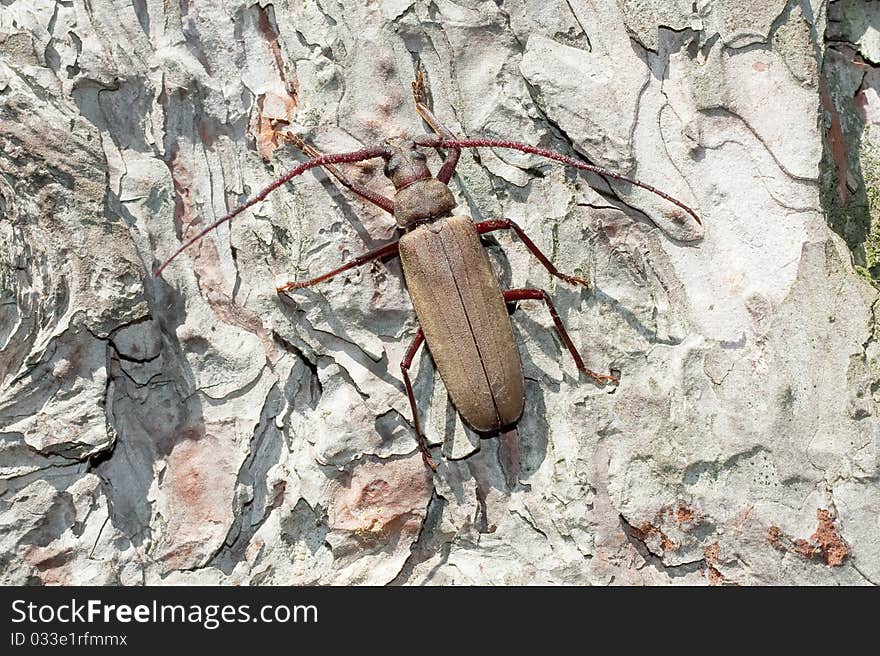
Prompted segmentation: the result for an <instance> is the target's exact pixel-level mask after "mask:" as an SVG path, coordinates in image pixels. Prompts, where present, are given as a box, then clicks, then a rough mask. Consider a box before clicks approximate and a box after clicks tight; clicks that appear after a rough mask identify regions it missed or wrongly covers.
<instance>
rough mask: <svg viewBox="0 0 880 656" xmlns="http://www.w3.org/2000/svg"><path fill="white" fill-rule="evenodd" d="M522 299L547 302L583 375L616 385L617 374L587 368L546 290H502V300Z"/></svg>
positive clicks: (558, 329) (554, 320) (617, 381)
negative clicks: (599, 372) (610, 374)
mask: <svg viewBox="0 0 880 656" xmlns="http://www.w3.org/2000/svg"><path fill="white" fill-rule="evenodd" d="M524 300H535V301H544V303H546V304H547V309H548V310H550V316H551V317H552V318H553V323H554V324H556V332H557V333H559V338H560V339H561V340H562V342H563V343H564V344H565V347H566V348H567V349H568V352H569V353H571V357H573V358H574V363H575V364H576V365H577V368H578V369H580V370H581V371H582V372H583V373H584V374H585V375H587V376H589V377H590V378H592V379H593V380H595V381H596V382H597V383H599V384H600V385H604V384H605V383H613V384H615V385H616V384H617V383H619V382H620V380H619V379H618V378H617V376H604V375H602V374H597V373H596V372H595V371H590V370H589V369H587V367H586V365H584V361H583V359H582V358H581V355H580V353H578V352H577V349H576V348H575V347H574V342H572V341H571V337H569V335H568V331H567V330H565V326H563V325H562V319H560V318H559V313H557V312H556V307H555V306H554V305H553V301H551V300H550V296H549V295H548V294H547V292H545V291H544V290H543V289H507V290H505V291H504V301H505V302H507V303H512V302H514V301H524Z"/></svg>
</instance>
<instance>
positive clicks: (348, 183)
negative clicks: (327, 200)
mask: <svg viewBox="0 0 880 656" xmlns="http://www.w3.org/2000/svg"><path fill="white" fill-rule="evenodd" d="M282 134H283V135H284V138H285V139H287V140H288V141H290V142H291V143H292V144H293V145H294V146H296V147H297V148H299V149H300V150H301V151H303V152H304V153H305V154H306V155H308V156H309V157H320V156H321V154H322V153H321V151H320V150H318V149H317V148H315V147H314V146H312V145H310V144H307V143H306V142H305V141H303V139H302V137H299V136H297V135H295V134H291V133H290V132H284V133H282ZM324 168H325V169H327V171H329V172H330V173H331V174H332V175H333V177H334V178H336V179H337V180H339V182H341V183H342V185H343V186H345V187H347V188H348V189H350V190H351V191H353V192H354V193H356V194H357V195H358V196H360V197H361V198H364V199H366V200H368V201H370V202H371V203H373V204H374V205H378V206H379V207H381V208H382V209H383V210H385V211H386V212H388V213H389V214H392V215H393V214H394V201H393V200H391V199H390V198H388V197H386V196H383V195H382V194H378V193H376V192H375V191H372V190H370V189H367V188H366V187H365V186H363V185H362V184H358V183H357V182H354V181H352V180H350V179H349V178H348V176H346V175H345V174H344V173H343V172H342V171H340V170H339V169H338V168H336V167H335V166H333V165H332V164H325V165H324Z"/></svg>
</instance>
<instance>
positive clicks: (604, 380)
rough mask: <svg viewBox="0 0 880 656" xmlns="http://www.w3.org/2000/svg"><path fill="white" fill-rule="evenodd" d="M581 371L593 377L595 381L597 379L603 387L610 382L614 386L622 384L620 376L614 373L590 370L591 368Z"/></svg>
mask: <svg viewBox="0 0 880 656" xmlns="http://www.w3.org/2000/svg"><path fill="white" fill-rule="evenodd" d="M581 371H583V372H584V374H585V375H587V376H589V377H590V378H592V379H593V380H594V381H596V383H597V384H598V385H601V386H602V387H605V386H606V385H609V384H610V385H613V386H614V387H617V386H618V385H620V378H618V377H617V376H615V375H613V374H608V375H605V374H597V373H596V372H595V371H590V370H589V369H581Z"/></svg>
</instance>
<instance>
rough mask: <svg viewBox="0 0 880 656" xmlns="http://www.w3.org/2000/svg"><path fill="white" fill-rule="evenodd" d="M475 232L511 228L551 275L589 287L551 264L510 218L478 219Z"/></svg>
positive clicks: (573, 283) (481, 232)
mask: <svg viewBox="0 0 880 656" xmlns="http://www.w3.org/2000/svg"><path fill="white" fill-rule="evenodd" d="M476 228H477V232H478V233H480V234H481V235H485V234H486V233H487V232H494V231H495V230H513V231H514V232H515V233H516V236H517V237H519V240H520V241H521V242H522V243H523V244H525V246H526V248H528V249H529V250H530V251H532V254H533V255H534V256H535V257H537V258H538V261H539V262H541V264H543V265H544V268H545V269H547V271H549V272H550V275H551V276H556V277H557V278H559V279H560V280H564V281H565V282H567V283H571V284H572V285H575V284H576V285H583V286H584V287H589V286H590V283H588V282H587V281H586V280H584V279H583V278H578V277H577V276H569V275H567V274H565V273H562V272H560V271H559V269H557V268H556V267H555V266H553V262H551V261H550V258H548V257H547V256H546V255H544V253H542V252H541V249H540V248H538V247H537V246H536V245H535V242H533V241H532V240H531V239H529V236H528V235H527V234H526V233H525V230H523V229H522V228H520V227H519V226H518V225H517V224H516V223H514V222H513V221H511V220H510V219H489V220H488V221H480V222H479V223H477V224H476Z"/></svg>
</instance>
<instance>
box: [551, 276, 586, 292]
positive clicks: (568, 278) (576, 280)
mask: <svg viewBox="0 0 880 656" xmlns="http://www.w3.org/2000/svg"><path fill="white" fill-rule="evenodd" d="M556 275H557V277H559V278H561V279H562V280H564V281H565V282H567V283H569V284H570V285H583V286H584V287H587V288H589V287H590V283H589V282H587V281H586V280H584V279H583V278H578V277H577V276H569V275H567V274H565V273H558V274H556Z"/></svg>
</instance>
